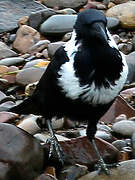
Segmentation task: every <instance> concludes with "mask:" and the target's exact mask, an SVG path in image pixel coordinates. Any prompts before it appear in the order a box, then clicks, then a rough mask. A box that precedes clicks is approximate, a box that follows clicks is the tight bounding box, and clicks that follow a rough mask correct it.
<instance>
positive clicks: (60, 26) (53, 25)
mask: <svg viewBox="0 0 135 180" xmlns="http://www.w3.org/2000/svg"><path fill="white" fill-rule="evenodd" d="M76 18H77V15H54V16H51V17H50V18H48V19H47V20H46V21H45V22H44V23H43V24H41V26H40V32H41V33H42V34H44V35H56V34H61V33H67V32H71V31H72V30H73V26H74V24H75V21H76Z"/></svg>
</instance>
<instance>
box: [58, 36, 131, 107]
mask: <svg viewBox="0 0 135 180" xmlns="http://www.w3.org/2000/svg"><path fill="white" fill-rule="evenodd" d="M109 35H110V34H109ZM114 44H115V43H113V44H111V43H110V45H112V46H113V47H114ZM64 46H65V51H66V52H67V55H68V57H69V61H68V62H66V63H65V64H63V65H62V66H61V68H60V71H59V72H58V74H59V75H60V77H59V78H58V85H59V86H60V87H62V91H63V92H64V93H65V96H66V97H68V98H70V99H73V100H75V99H78V98H81V99H82V100H83V101H85V102H87V103H89V104H92V105H93V106H96V105H97V104H107V103H109V102H111V101H112V100H113V99H114V98H115V97H117V95H118V93H119V92H120V90H121V89H122V88H123V85H124V83H125V82H126V79H127V74H128V67H127V64H126V60H125V56H124V54H123V53H121V56H122V60H123V70H122V72H121V75H120V78H119V79H118V80H116V81H115V85H114V86H112V85H111V83H109V84H110V87H109V88H105V87H104V86H101V87H100V88H99V87H96V86H95V83H94V81H93V82H92V84H91V85H88V84H87V85H85V86H81V85H80V82H79V79H78V77H76V75H75V70H74V67H73V62H74V56H75V54H76V52H77V49H78V46H79V45H78V46H75V34H73V36H72V39H71V40H70V41H69V42H68V43H66V44H65V45H64ZM114 71H115V69H114ZM80 95H81V96H80Z"/></svg>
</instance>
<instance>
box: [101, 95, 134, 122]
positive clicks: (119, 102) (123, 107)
mask: <svg viewBox="0 0 135 180" xmlns="http://www.w3.org/2000/svg"><path fill="white" fill-rule="evenodd" d="M120 114H125V115H126V116H127V118H130V117H132V116H134V114H135V110H134V108H132V107H131V106H130V105H129V104H128V103H127V101H126V100H125V99H124V98H123V97H122V96H118V97H117V99H116V100H115V101H114V103H113V105H112V106H111V107H110V109H109V110H108V111H107V113H106V114H105V115H104V116H103V117H102V118H101V119H100V121H103V122H106V123H113V121H114V119H115V118H116V117H118V116H119V115H120Z"/></svg>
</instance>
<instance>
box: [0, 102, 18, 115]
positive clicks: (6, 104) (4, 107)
mask: <svg viewBox="0 0 135 180" xmlns="http://www.w3.org/2000/svg"><path fill="white" fill-rule="evenodd" d="M14 105H15V103H14V102H12V101H7V102H4V103H2V104H0V112H1V111H7V110H9V109H10V108H11V107H13V106H14Z"/></svg>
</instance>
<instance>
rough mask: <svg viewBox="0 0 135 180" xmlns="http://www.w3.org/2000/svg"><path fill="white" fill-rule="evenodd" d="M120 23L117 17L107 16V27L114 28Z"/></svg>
mask: <svg viewBox="0 0 135 180" xmlns="http://www.w3.org/2000/svg"><path fill="white" fill-rule="evenodd" d="M119 24H120V21H119V19H117V18H114V17H107V28H108V29H110V30H112V29H116V28H117V27H118V26H119Z"/></svg>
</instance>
